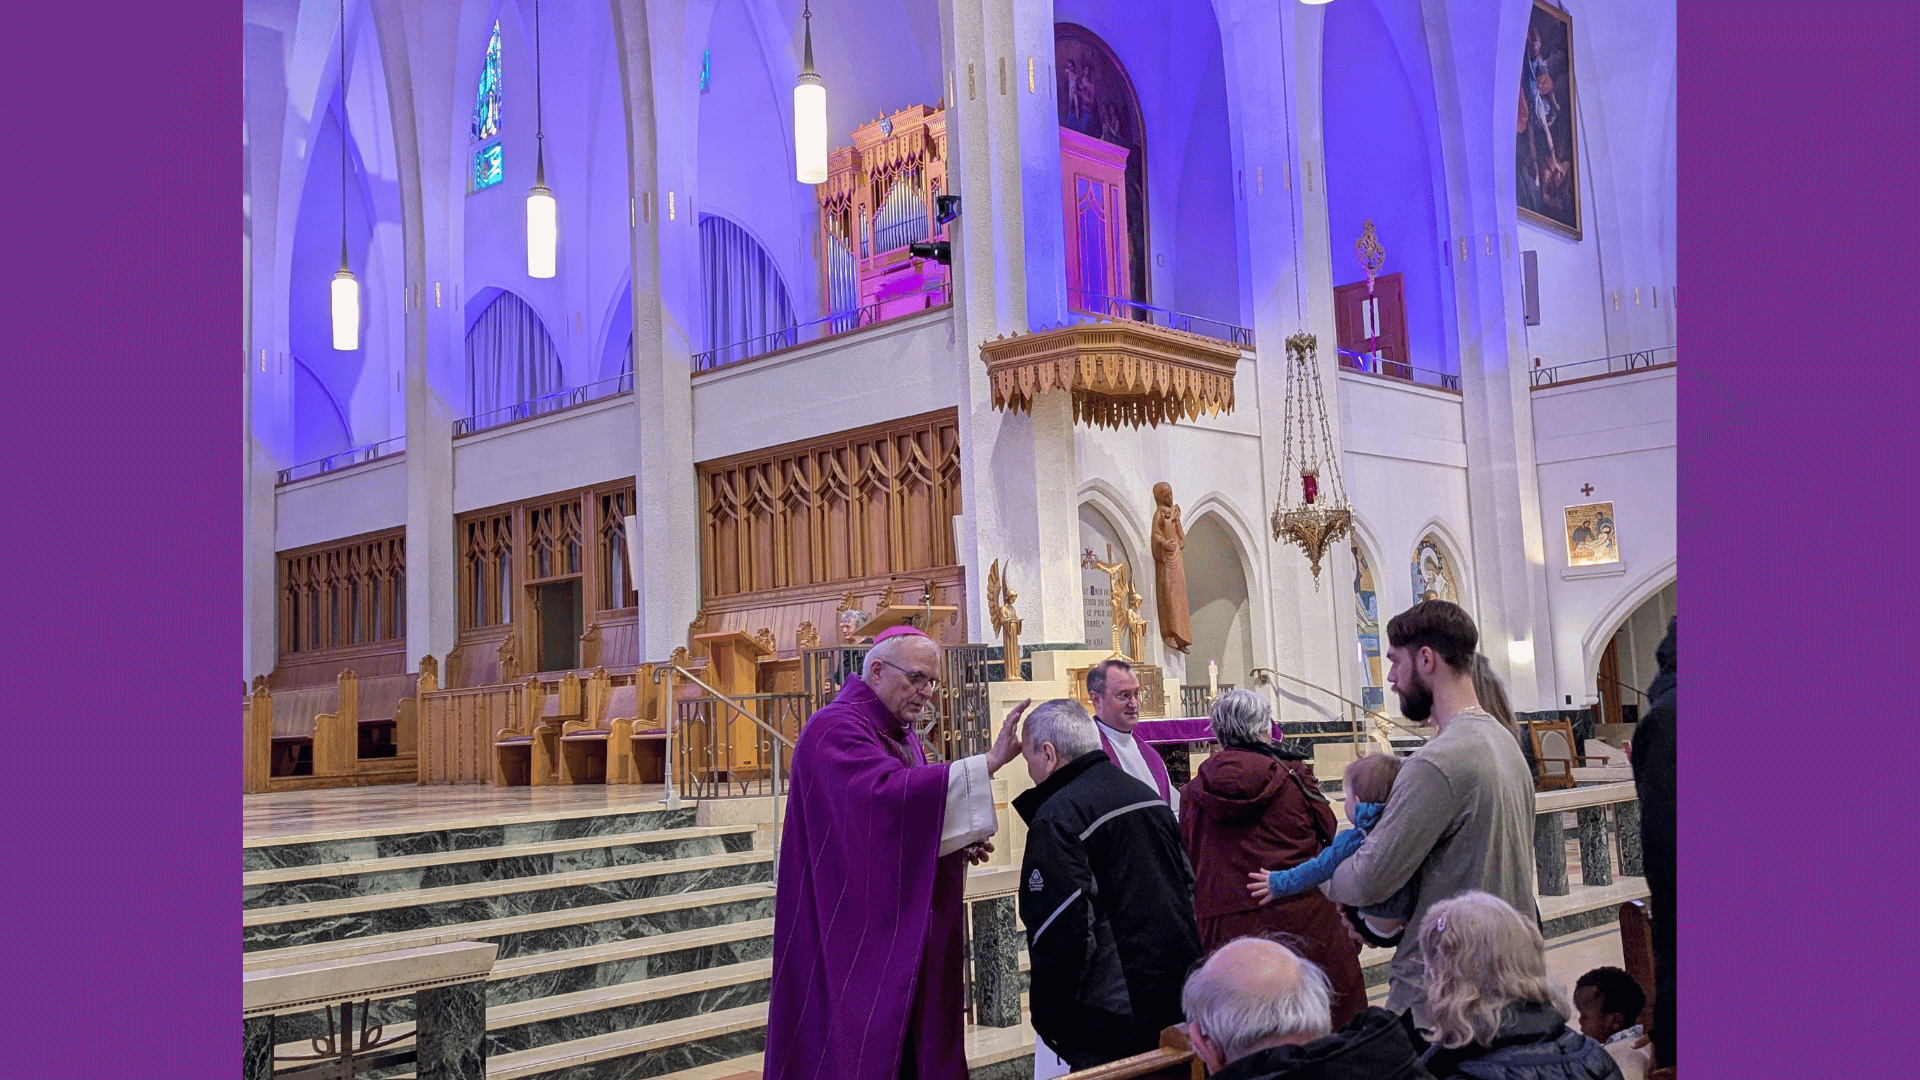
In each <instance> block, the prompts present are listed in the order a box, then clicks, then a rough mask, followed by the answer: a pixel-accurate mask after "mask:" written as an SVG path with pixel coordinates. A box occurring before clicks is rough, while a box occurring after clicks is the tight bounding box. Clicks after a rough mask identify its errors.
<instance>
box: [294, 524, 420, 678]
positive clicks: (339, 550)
mask: <svg viewBox="0 0 1920 1080" xmlns="http://www.w3.org/2000/svg"><path fill="white" fill-rule="evenodd" d="M406 597H407V544H406V536H405V532H404V530H401V529H394V530H392V531H391V532H384V533H378V534H375V535H373V536H364V537H356V538H354V539H352V540H345V541H341V542H339V543H335V544H330V545H328V546H326V547H322V548H311V549H307V550H304V551H296V552H290V553H287V554H283V555H282V556H281V557H280V651H281V652H282V653H296V652H312V651H315V650H319V649H339V648H346V647H348V646H353V645H369V644H374V643H377V642H382V641H397V640H399V639H400V638H402V637H403V636H405V634H406V632H407V613H406Z"/></svg>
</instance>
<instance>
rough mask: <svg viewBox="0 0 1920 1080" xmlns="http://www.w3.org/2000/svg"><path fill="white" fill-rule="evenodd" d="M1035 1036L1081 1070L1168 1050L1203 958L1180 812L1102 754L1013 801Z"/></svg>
mask: <svg viewBox="0 0 1920 1080" xmlns="http://www.w3.org/2000/svg"><path fill="white" fill-rule="evenodd" d="M1013 807H1014V809H1015V810H1017V811H1019V812H1020V816H1021V818H1022V819H1024V820H1025V821H1026V822H1027V828H1028V832H1027V851H1026V858H1025V859H1024V860H1023V861H1022V862H1021V864H1020V920H1021V922H1023V923H1024V924H1025V925H1026V928H1027V951H1028V955H1029V957H1030V959H1031V963H1032V975H1031V981H1030V984H1029V993H1030V998H1029V1000H1030V1001H1031V1005H1032V1013H1033V1028H1034V1030H1035V1031H1036V1032H1038V1033H1039V1035H1040V1038H1041V1039H1042V1040H1044V1041H1045V1042H1046V1044H1047V1045H1048V1046H1049V1047H1051V1048H1052V1049H1053V1052H1054V1053H1056V1054H1059V1055H1060V1057H1061V1059H1062V1060H1064V1061H1066V1063H1067V1064H1069V1065H1071V1066H1072V1067H1073V1068H1075V1069H1085V1068H1089V1067H1091V1066H1094V1065H1099V1064H1102V1063H1104V1062H1108V1061H1115V1060H1118V1059H1120V1058H1123V1057H1127V1056H1130V1055H1132V1054H1139V1053H1144V1052H1146V1051H1148V1050H1152V1049H1154V1048H1155V1047H1157V1046H1158V1045H1159V1041H1160V1029H1161V1028H1164V1027H1166V1026H1167V1025H1168V1024H1177V1023H1179V1022H1180V1020H1181V1013H1180V989H1181V987H1182V986H1183V985H1184V984H1185V982H1186V977H1187V971H1188V969H1190V968H1191V967H1192V966H1193V964H1194V961H1196V960H1198V959H1199V958H1200V933H1199V931H1198V929H1196V928H1195V926H1194V922H1193V870H1192V868H1191V867H1189V866H1188V865H1187V855H1186V850H1185V848H1184V847H1183V846H1182V844H1181V842H1180V828H1179V825H1178V823H1177V822H1176V821H1175V820H1174V816H1173V811H1172V810H1170V809H1168V807H1167V804H1166V803H1165V802H1164V801H1162V800H1161V798H1160V796H1159V795H1158V794H1157V793H1156V792H1154V791H1153V789H1151V788H1149V787H1147V786H1146V785H1145V784H1142V783H1141V782H1140V781H1138V780H1135V779H1134V778H1133V777H1131V776H1128V775H1127V774H1126V773H1125V772H1123V771H1121V769H1120V768H1119V767H1118V766H1116V765H1114V764H1113V763H1112V762H1111V761H1109V760H1108V759H1107V755H1106V754H1105V753H1103V752H1102V751H1099V750H1095V751H1092V752H1091V753H1088V754H1085V755H1083V756H1081V757H1079V758H1076V759H1074V760H1073V761H1071V762H1068V763H1067V764H1066V765H1063V766H1061V767H1060V769H1058V770H1057V771H1056V772H1054V774H1053V775H1052V776H1049V777H1047V779H1046V781H1045V782H1043V783H1042V784H1040V785H1039V786H1038V787H1036V788H1034V789H1033V790H1031V791H1028V792H1026V793H1024V794H1022V795H1021V796H1020V797H1018V798H1016V799H1015V800H1014V801H1013Z"/></svg>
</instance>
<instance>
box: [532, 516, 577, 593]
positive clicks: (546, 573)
mask: <svg viewBox="0 0 1920 1080" xmlns="http://www.w3.org/2000/svg"><path fill="white" fill-rule="evenodd" d="M580 549H581V543H580V496H578V495H572V496H569V497H567V498H565V499H560V500H556V501H554V502H550V503H546V504H544V505H540V506H533V507H529V508H528V510H527V565H526V568H525V569H526V579H527V580H528V581H544V580H547V579H550V578H562V577H572V576H574V575H577V574H579V573H580Z"/></svg>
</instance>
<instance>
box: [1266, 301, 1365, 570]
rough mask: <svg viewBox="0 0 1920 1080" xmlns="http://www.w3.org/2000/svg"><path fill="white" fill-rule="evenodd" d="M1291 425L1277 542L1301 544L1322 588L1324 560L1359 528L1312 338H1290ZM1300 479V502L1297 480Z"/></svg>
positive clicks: (1277, 505)
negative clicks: (1336, 447)
mask: <svg viewBox="0 0 1920 1080" xmlns="http://www.w3.org/2000/svg"><path fill="white" fill-rule="evenodd" d="M1286 402H1287V404H1286V409H1287V413H1286V422H1285V425H1284V426H1283V427H1282V428H1281V443H1282V445H1283V447H1284V451H1283V453H1284V455H1285V456H1284V458H1283V459H1282V463H1281V466H1280V478H1281V479H1280V485H1281V486H1280V495H1279V497H1278V498H1277V499H1276V500H1275V501H1274V506H1273V521H1272V525H1273V538H1274V539H1275V540H1286V541H1287V542H1288V543H1292V544H1298V545H1299V546H1300V549H1301V550H1302V551H1305V552H1306V554H1307V559H1308V561H1309V562H1310V563H1311V565H1312V567H1313V587H1314V588H1315V589H1318V588H1319V587H1320V560H1321V559H1322V558H1323V557H1325V555H1326V553H1327V549H1328V548H1330V547H1332V546H1333V542H1334V541H1336V540H1338V539H1340V538H1341V537H1343V536H1345V535H1347V533H1348V532H1349V531H1351V530H1352V528H1353V506H1352V505H1351V504H1350V503H1348V502H1347V489H1346V485H1345V484H1344V483H1342V482H1341V479H1340V459H1339V457H1338V455H1337V454H1336V453H1335V451H1334V448H1333V434H1332V432H1331V430H1330V429H1329V427H1328V424H1327V403H1326V401H1325V400H1324V399H1323V398H1322V396H1321V393H1320V359H1319V356H1318V342H1317V340H1316V339H1315V338H1314V336H1313V335H1312V334H1308V333H1304V332H1302V333H1298V334H1295V335H1293V336H1292V337H1290V338H1288V339H1287V397H1286ZM1296 476H1298V477H1299V478H1300V486H1299V491H1298V497H1297V498H1296V497H1293V496H1294V494H1295V492H1294V485H1293V479H1294V477H1296Z"/></svg>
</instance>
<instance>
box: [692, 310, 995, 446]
mask: <svg viewBox="0 0 1920 1080" xmlns="http://www.w3.org/2000/svg"><path fill="white" fill-rule="evenodd" d="M958 352H959V345H958V344H957V343H956V342H955V341H954V338H953V313H952V311H951V309H942V310H939V311H932V312H927V313H925V314H921V315H914V316H912V317H910V318H904V319H896V320H894V321H892V322H888V323H883V324H881V325H879V326H875V327H870V328H868V329H865V330H861V331H858V332H857V333H856V334H855V335H853V336H852V337H840V338H828V339H827V340H825V341H822V342H819V343H817V344H814V345H809V346H806V347H804V348H799V349H795V350H793V351H791V352H787V353H782V354H781V355H779V356H774V357H767V358H763V359H757V360H749V361H745V362H743V363H739V364H735V365H731V366H729V367H723V368H718V369H715V370H713V371H707V372H702V373H700V374H698V375H696V376H694V380H693V459H694V460H695V461H712V460H714V459H715V458H723V457H728V456H730V455H733V454H740V453H745V452H747V451H749V450H758V449H760V448H762V447H767V446H779V445H781V444H783V443H789V442H795V441H797V440H800V439H810V438H813V437H815V436H818V435H830V434H832V433H833V432H836V431H845V430H847V429H848V428H857V427H863V426H865V425H867V424H878V423H882V422H884V421H887V420H895V419H899V418H901V417H906V416H915V415H918V414H920V413H925V412H933V411H934V410H936V409H947V408H952V407H953V405H954V402H955V401H956V400H958V397H959V388H958V384H957V379H958V374H959V364H960V357H959V356H958V355H957V354H958ZM974 362H975V363H978V360H977V359H976V360H975V361H974Z"/></svg>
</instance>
